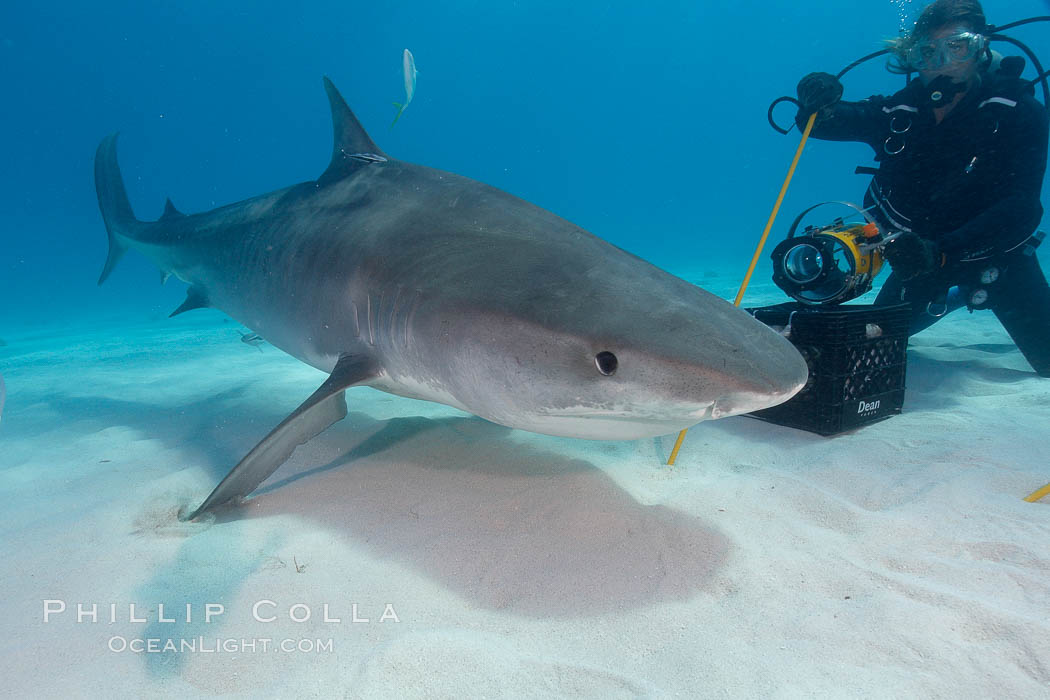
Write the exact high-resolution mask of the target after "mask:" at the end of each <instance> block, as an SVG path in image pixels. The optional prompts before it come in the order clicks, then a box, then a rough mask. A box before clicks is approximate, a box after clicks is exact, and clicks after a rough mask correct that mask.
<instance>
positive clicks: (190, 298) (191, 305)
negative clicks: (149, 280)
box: [160, 270, 211, 318]
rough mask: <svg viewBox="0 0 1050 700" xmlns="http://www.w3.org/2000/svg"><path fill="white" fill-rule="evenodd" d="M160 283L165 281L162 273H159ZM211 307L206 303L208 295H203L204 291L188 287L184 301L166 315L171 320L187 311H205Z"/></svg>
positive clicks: (165, 278)
mask: <svg viewBox="0 0 1050 700" xmlns="http://www.w3.org/2000/svg"><path fill="white" fill-rule="evenodd" d="M160 274H161V280H160V281H161V283H162V284H163V283H164V282H165V281H167V277H165V276H164V271H163V270H162V271H161V273H160ZM209 306H211V303H210V302H209V301H208V295H207V294H205V293H204V290H203V289H201V288H200V287H190V288H189V289H187V290H186V301H184V302H182V304H181V305H180V306H179V308H177V309H175V310H174V311H172V312H171V313H170V314H168V318H173V317H175V316H178V315H179V314H184V313H186V312H187V311H193V310H194V309H206V308H208V307H209Z"/></svg>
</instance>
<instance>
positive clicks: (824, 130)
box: [795, 96, 884, 148]
mask: <svg viewBox="0 0 1050 700" xmlns="http://www.w3.org/2000/svg"><path fill="white" fill-rule="evenodd" d="M883 99H884V98H881V97H877V96H876V97H869V98H868V99H866V100H861V101H859V102H846V101H844V100H840V101H838V102H836V103H835V104H833V105H831V106H829V107H825V108H824V109H822V110H820V113H819V114H818V115H817V122H816V124H814V125H813V131H812V132H810V136H812V137H813V138H818V139H822V140H825V141H861V142H863V143H867V144H876V143H879V142H881V141H882V138H881V137H883V136H884V135H883V134H882V129H883V126H882V122H883V119H882V117H881V111H882V101H883ZM808 121H809V114H807V113H805V110H801V109H800V110H799V112H798V114H797V115H795V124H797V125H798V128H799V130H802V129H805V128H806V122H808ZM872 147H873V148H874V145H873V146H872Z"/></svg>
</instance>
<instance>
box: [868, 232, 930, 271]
mask: <svg viewBox="0 0 1050 700" xmlns="http://www.w3.org/2000/svg"><path fill="white" fill-rule="evenodd" d="M882 257H884V258H886V261H887V262H888V263H889V264H890V266H892V267H893V271H894V272H896V273H897V274H898V275H900V277H901V279H902V280H905V281H907V280H910V279H914V278H916V277H921V276H922V275H928V274H930V273H931V272H933V271H934V270H936V269H937V268H939V267H941V266H942V265H944V255H943V254H942V253H941V249H940V246H938V245H937V243H935V242H934V241H931V240H929V239H928V238H923V237H922V236H920V235H919V234H917V233H913V232H911V231H906V232H904V233H902V234H901V235H900V236H898V237H897V238H894V239H893V240H892V241H890V242H889V243H887V244H886V247H885V248H883V251H882Z"/></svg>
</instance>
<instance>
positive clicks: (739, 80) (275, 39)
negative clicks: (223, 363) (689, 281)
mask: <svg viewBox="0 0 1050 700" xmlns="http://www.w3.org/2000/svg"><path fill="white" fill-rule="evenodd" d="M713 4H714V3H696V2H650V3H630V4H628V3H607V2H594V1H593V0H591V1H588V0H580V1H579V2H576V3H571V4H568V3H561V2H553V1H550V0H536V1H532V2H525V1H523V2H514V3H508V2H489V1H485V2H483V1H480V0H478V1H473V2H468V1H464V0H458V1H455V2H446V3H424V2H413V1H410V0H404V1H403V2H399V3H365V2H345V1H341V2H326V3H320V2H319V3H309V4H308V7H307V8H306V9H302V10H299V9H292V7H291V5H290V4H289V3H287V2H285V1H283V0H282V1H281V2H275V1H271V0H267V1H265V2H252V3H247V2H243V3H231V2H214V3H205V2H188V3H177V4H176V3H163V4H162V3H142V2H131V1H126V2H125V1H108V2H99V3H80V2H76V3H69V2H59V3H18V4H14V3H8V5H7V6H5V9H4V10H3V11H2V12H0V84H2V85H3V86H4V88H3V89H4V108H3V109H2V110H0V133H2V134H3V138H2V139H0V162H2V163H3V166H4V167H3V168H0V337H2V336H3V333H4V332H5V330H4V329H11V328H18V327H25V326H26V325H34V324H42V323H46V324H53V323H55V322H58V323H91V322H92V320H93V319H96V318H103V317H113V316H114V315H117V316H127V317H136V316H143V315H149V316H157V315H160V314H166V313H167V312H168V311H170V310H171V309H172V308H174V307H175V306H176V305H177V304H178V303H179V302H180V301H181V298H182V296H183V290H182V288H181V285H180V284H178V283H169V284H168V285H167V286H166V287H164V288H161V287H159V285H158V284H157V281H156V279H157V274H156V271H155V270H153V269H151V267H150V266H149V264H148V263H147V262H145V261H144V260H143V259H141V258H140V257H138V256H136V255H134V254H129V255H128V257H127V259H126V260H125V261H124V262H123V263H122V264H121V265H120V266H119V267H118V269H117V272H116V274H115V275H114V276H113V278H112V279H111V281H110V282H108V283H107V284H106V285H105V286H104V287H102V288H101V289H99V288H96V286H95V281H96V280H97V277H98V273H99V271H100V269H101V265H102V261H103V260H104V257H105V247H106V244H105V233H104V229H103V226H102V222H101V220H100V217H99V214H98V210H97V205H96V201H95V193H94V187H93V181H92V177H93V176H92V159H93V156H94V150H95V147H96V146H97V144H98V142H99V141H100V140H101V138H102V137H104V136H105V135H106V134H108V133H110V132H112V131H115V130H119V131H120V132H121V141H120V157H121V164H122V167H123V171H124V175H125V180H126V182H127V187H128V191H129V194H130V197H131V200H132V203H133V206H134V208H135V211H136V214H137V215H138V216H139V218H142V219H152V218H156V217H157V216H159V214H160V212H161V210H162V206H163V203H164V199H165V197H168V196H170V197H171V198H172V199H173V200H174V202H175V203H176V205H177V206H178V207H179V208H180V209H182V210H183V211H187V212H195V211H201V210H206V209H209V208H211V207H213V206H217V205H221V204H225V203H229V202H232V201H236V200H239V199H243V198H246V197H251V196H254V195H256V194H260V193H262V192H265V191H268V190H272V189H276V188H279V187H283V186H286V185H288V184H291V183H294V182H299V181H304V180H310V179H313V178H315V177H316V176H317V175H318V174H319V173H320V172H321V171H322V170H323V169H324V167H325V165H326V164H327V161H328V158H329V155H330V148H331V144H330V140H331V135H330V126H329V112H328V107H327V103H326V99H325V95H324V91H323V89H322V85H321V76H322V75H329V76H330V77H331V78H332V79H333V80H334V81H335V83H336V84H337V85H338V86H339V88H340V89H341V91H342V92H343V94H344V96H345V97H346V98H347V101H348V102H349V103H350V105H351V106H352V108H353V109H354V110H355V111H356V113H357V115H358V117H359V118H360V119H361V121H362V122H363V123H364V124H365V126H366V128H368V129H369V131H370V132H371V134H372V136H373V138H374V139H375V140H376V141H377V142H378V143H379V144H380V146H381V147H382V148H383V149H384V150H386V151H387V152H388V153H389V154H391V155H392V156H394V157H397V158H401V159H404V160H408V161H412V162H417V163H423V164H426V165H430V166H434V167H438V168H442V169H445V170H451V171H454V172H458V173H461V174H464V175H467V176H470V177H473V178H476V179H479V180H482V181H485V182H488V183H490V184H492V185H495V186H497V187H500V188H502V189H505V190H508V191H510V192H512V193H514V194H517V195H519V196H521V197H524V198H526V199H529V200H531V201H533V202H535V203H537V204H539V205H541V206H543V207H545V208H548V209H551V210H553V211H555V212H557V213H558V214H561V215H562V216H565V217H566V218H569V219H571V220H573V221H575V222H577V223H579V224H580V225H582V226H584V227H585V228H587V229H589V230H590V231H592V232H594V233H595V234H597V235H599V236H601V237H603V238H606V239H607V240H609V241H612V242H613V243H615V244H617V245H620V246H622V247H624V248H627V249H628V250H631V251H632V252H635V253H637V254H639V255H641V256H643V257H645V258H647V259H650V260H652V261H654V262H656V263H657V264H660V265H663V266H665V267H669V268H671V269H672V270H676V269H678V270H694V271H710V272H711V273H717V274H718V275H720V276H723V277H724V276H733V277H739V276H741V275H742V273H743V271H744V269H745V268H746V264H747V261H748V259H749V257H750V255H751V252H752V250H753V248H754V245H755V242H756V240H757V238H758V235H759V233H760V232H761V229H762V227H763V225H764V223H765V220H766V217H767V216H768V213H769V210H770V207H771V205H772V202H773V200H774V197H775V195H776V192H777V189H778V188H779V186H780V183H781V181H782V179H783V177H784V174H785V172H786V169H787V165H788V162H789V161H790V158H791V155H792V153H793V151H794V148H795V146H796V144H797V141H798V133H797V132H795V131H793V132H792V133H791V134H790V135H789V136H786V137H785V136H781V135H779V134H777V133H775V132H774V131H773V130H772V129H770V128H769V126H768V125H767V123H766V108H767V106H768V104H769V102H770V101H771V100H772V99H773V98H775V97H777V96H779V95H783V94H793V93H794V86H795V84H796V82H797V80H798V78H799V77H800V76H802V75H803V74H805V73H807V72H809V71H812V70H827V71H830V72H836V71H837V70H839V69H840V68H842V67H843V66H844V65H846V64H847V63H849V62H850V61H851V60H853V59H854V58H857V57H859V56H860V55H862V54H864V53H868V52H870V51H873V50H876V49H878V48H880V43H879V42H880V39H882V38H885V37H890V36H894V35H896V34H897V32H898V29H899V28H900V27H901V25H902V23H903V22H906V21H907V20H909V19H911V18H913V17H914V16H915V14H916V13H917V12H918V10H919V9H920V7H921V4H920V3H912V2H906V1H905V0H895V1H891V0H881V1H871V2H865V3H841V2H835V3H832V2H828V1H827V0H814V1H813V2H808V3H796V2H786V1H783V0H775V1H767V2H753V1H747V0H745V1H743V2H737V3H732V4H730V3H719V4H718V5H719V6H716V7H711V6H710V5H713ZM1046 5H1047V4H1046V3H1045V2H1039V1H1037V0H1010V1H1009V2H1007V1H1006V0H989V1H988V2H986V3H985V10H986V12H987V14H988V16H989V20H990V21H991V22H993V23H998V24H1004V23H1006V22H1009V21H1012V20H1015V19H1019V18H1023V17H1028V16H1032V15H1037V14H1040V13H1044V12H1046V9H1047V8H1046ZM1014 35H1015V36H1017V37H1019V38H1021V39H1023V40H1024V41H1026V42H1028V43H1029V44H1030V45H1031V46H1032V47H1033V48H1034V49H1035V50H1036V52H1037V53H1040V54H1041V55H1042V56H1043V58H1044V62H1050V25H1046V24H1042V25H1034V26H1030V27H1024V28H1021V29H1018V30H1016V31H1015V32H1014ZM404 48H409V49H411V51H412V52H413V53H414V55H415V57H416V62H417V66H418V69H419V79H418V88H417V91H416V95H415V100H414V101H413V102H412V104H411V106H410V107H409V108H408V109H407V111H406V112H405V114H404V116H403V117H402V118H401V120H400V121H399V122H398V124H397V126H396V127H395V128H393V129H391V128H390V127H389V124H390V121H391V119H392V118H393V116H394V114H395V112H396V108H395V107H394V105H393V104H392V103H393V102H395V101H401V100H402V99H403V97H404V91H403V83H402V76H401V52H402V50H403V49H404ZM1010 52H1012V51H1010ZM1029 75H1031V70H1030V69H1029ZM901 80H902V79H901V78H899V77H896V76H892V75H890V74H888V73H887V72H886V71H885V70H883V68H882V64H881V63H880V62H879V61H874V62H872V63H870V64H868V65H866V66H864V67H862V68H860V69H857V70H856V71H854V72H853V73H851V74H850V75H849V76H847V80H846V97H847V98H861V97H864V96H867V95H869V94H873V93H879V92H888V91H892V90H895V89H897V88H898V87H899V86H900V85H901ZM791 112H792V109H791V108H790V107H788V106H784V107H783V112H781V113H779V114H778V116H779V119H780V121H781V122H783V123H786V122H788V121H789V120H790V118H791ZM869 163H870V153H869V151H868V149H867V148H866V147H864V146H861V145H855V144H828V143H812V145H811V146H809V147H808V148H807V151H806V154H805V156H804V158H803V160H802V163H801V165H800V167H799V171H798V174H797V176H796V180H795V182H794V184H793V186H792V189H791V190H790V192H789V195H788V197H787V200H786V202H785V204H784V209H783V214H782V218H781V221H780V224H779V225H778V227H777V228H776V229H775V230H774V233H773V236H774V239H775V238H776V237H778V236H782V235H783V233H784V230H785V227H786V225H787V223H788V222H789V221H790V219H791V218H792V217H793V216H794V214H795V213H796V212H797V211H799V210H801V209H802V208H804V207H805V206H808V205H809V204H810V203H813V202H816V201H821V200H826V199H854V200H856V199H859V198H860V196H861V193H862V190H863V186H864V180H863V178H861V177H858V176H855V175H853V174H852V172H853V168H854V166H856V165H857V164H869ZM768 274H769V272H768V263H767V262H766V258H765V256H763V265H762V266H761V267H760V268H759V271H758V273H757V277H758V278H761V279H767V278H768ZM8 332H9V331H8Z"/></svg>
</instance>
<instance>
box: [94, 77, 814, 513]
mask: <svg viewBox="0 0 1050 700" xmlns="http://www.w3.org/2000/svg"><path fill="white" fill-rule="evenodd" d="M324 86H325V90H326V92H327V94H328V100H329V104H330V107H331V111H332V122H333V126H334V131H335V141H334V147H333V149H332V157H331V161H330V163H329V165H328V167H327V169H326V170H325V171H324V173H322V174H321V176H320V177H319V178H317V180H315V181H312V182H303V183H300V184H297V185H292V186H291V187H287V188H285V189H281V190H277V191H275V192H271V193H269V194H263V195H259V196H257V197H253V198H251V199H247V200H244V201H242V202H238V203H235V204H229V205H226V206H222V207H219V208H217V209H213V210H211V211H207V212H204V213H200V214H189V215H187V214H183V213H181V212H179V211H178V210H177V209H176V208H175V207H174V206H173V205H172V203H171V200H170V199H169V200H168V201H167V202H166V205H165V210H164V213H163V215H162V216H161V217H160V218H159V219H158V220H157V221H153V222H146V221H139V220H137V219H136V218H135V215H134V213H133V212H132V208H131V204H130V201H129V199H128V195H127V192H126V190H125V188H124V183H123V179H122V176H121V174H120V168H119V166H118V163H117V151H116V142H117V134H113V135H111V136H109V137H107V138H106V139H104V140H103V141H102V143H101V144H100V145H99V147H98V151H97V153H96V158H95V185H96V189H97V193H98V201H99V208H100V209H101V212H102V218H103V220H104V222H105V226H106V231H107V233H108V236H109V254H108V257H107V259H106V262H105V266H104V268H103V271H102V275H101V277H100V278H99V284H102V283H103V282H104V281H105V280H106V278H107V277H109V275H110V273H111V272H112V271H113V268H114V266H115V265H116V264H117V262H118V261H119V260H120V258H121V256H122V255H123V254H124V253H125V251H127V250H128V249H134V250H137V251H139V252H140V253H142V254H144V255H145V256H146V257H147V258H149V259H150V260H151V261H152V262H153V263H154V264H156V265H157V267H159V268H160V270H161V274H162V277H163V278H164V279H167V278H168V276H170V275H174V276H175V277H177V278H178V279H180V280H182V281H183V282H185V283H186V284H187V285H188V289H187V296H186V300H185V302H184V303H183V304H182V305H181V306H179V307H178V308H177V309H176V310H175V311H174V312H173V313H172V316H174V315H176V314H180V313H183V312H185V311H189V310H191V309H198V308H205V307H211V308H215V309H219V310H221V311H223V312H225V313H226V314H228V315H229V316H231V317H232V318H234V319H236V320H237V321H239V322H240V323H242V324H244V325H245V326H246V327H248V328H250V329H251V330H253V331H254V332H256V333H258V334H259V335H260V336H262V337H263V338H265V339H266V340H267V341H268V342H269V343H271V344H272V345H274V346H276V347H277V348H280V349H281V350H283V351H284V352H286V353H288V354H290V355H292V356H294V357H296V358H298V359H299V360H301V361H303V362H305V363H306V364H308V365H311V366H313V367H315V368H317V369H319V370H322V371H324V372H326V373H328V377H327V379H326V380H325V381H324V383H322V384H321V386H320V387H319V388H318V389H317V390H316V391H315V392H314V393H313V394H312V395H310V396H309V397H308V398H307V399H306V400H305V401H304V402H303V403H302V404H301V405H300V406H299V407H298V408H297V409H296V410H295V411H293V412H292V413H291V414H290V415H289V416H288V417H287V418H285V419H284V420H283V421H282V422H281V423H280V424H279V425H278V426H277V427H276V428H274V430H273V431H272V432H270V433H269V434H268V435H267V436H266V437H265V438H263V440H262V441H261V442H260V443H259V444H258V445H256V446H255V447H254V448H253V449H252V450H251V451H250V452H249V453H248V454H247V455H246V456H245V457H244V458H243V459H242V460H241V461H240V462H239V463H238V464H237V465H236V466H234V467H233V469H232V470H231V471H230V472H229V474H228V475H227V476H226V477H225V478H224V479H223V480H222V481H221V482H220V483H219V485H218V486H217V487H216V488H215V489H214V491H212V493H211V494H210V495H209V496H208V497H207V498H206V499H205V500H204V501H203V503H201V505H200V506H199V507H197V508H196V509H195V510H193V511H192V512H185V511H184V512H183V513H182V514H181V516H180V517H182V518H183V519H184V520H189V519H194V518H197V517H198V516H200V515H201V514H203V513H205V512H207V511H210V510H212V509H214V508H216V507H218V506H221V505H223V504H228V503H231V502H233V503H236V502H239V501H241V500H242V499H243V498H244V497H245V496H247V495H249V494H250V493H251V492H252V491H253V490H254V489H255V488H256V487H257V486H258V485H259V484H260V483H262V482H263V480H265V479H266V478H267V477H269V476H270V475H271V474H272V473H273V472H274V471H275V470H276V469H277V468H278V467H279V466H280V465H281V464H282V463H283V462H285V461H286V460H287V459H288V457H289V456H290V455H291V454H292V452H293V451H294V450H295V448H296V447H297V446H298V445H300V444H303V443H305V442H306V441H307V440H309V439H310V438H312V437H313V436H315V435H317V434H318V433H320V432H321V431H323V430H325V429H326V428H328V427H329V426H331V425H332V424H333V423H335V422H336V421H339V420H340V419H342V418H343V417H345V416H346V413H347V407H346V396H345V391H346V389H348V388H350V387H354V386H361V385H366V386H371V387H374V388H376V389H380V390H382V391H386V392H390V393H392V394H397V395H400V396H407V397H412V398H417V399H425V400H429V401H436V402H440V403H443V404H447V405H449V406H453V407H455V408H458V409H461V410H463V411H466V412H469V413H472V414H474V415H477V416H480V417H482V418H485V419H487V420H489V421H493V422H495V423H499V424H502V425H505V426H508V427H511V428H518V429H522V430H528V431H533V432H538V433H546V434H550V435H558V436H567V437H574V438H588V439H609V440H631V439H637V438H642V437H653V436H658V435H665V434H669V433H673V432H676V431H679V430H682V429H684V428H687V427H689V426H692V425H694V424H696V423H698V422H700V421H703V420H706V419H713V418H719V417H723V416H731V415H735V414H740V413H746V412H749V411H754V410H757V409H761V408H766V407H769V406H773V405H776V404H779V403H781V402H783V401H786V400H787V399H788V398H790V397H791V396H792V395H793V394H794V393H795V392H797V391H798V390H799V389H800V388H801V387H802V386H803V384H804V383H805V382H806V379H807V368H806V363H805V361H804V360H803V359H802V357H801V355H800V354H799V352H798V351H797V350H795V348H794V347H793V346H792V345H791V343H789V342H788V341H787V340H786V339H784V338H783V337H781V336H780V335H779V334H778V333H776V332H775V331H773V330H772V329H770V328H768V327H767V326H765V325H764V324H762V323H761V322H759V321H757V320H755V319H754V318H752V317H751V316H750V315H749V314H748V313H747V312H745V311H743V310H741V309H739V308H736V307H734V306H733V305H732V304H730V303H728V302H727V301H725V300H723V299H721V298H719V297H717V296H715V295H713V294H710V293H708V292H706V291H704V290H702V289H700V288H699V287H696V286H694V285H692V284H690V283H688V282H686V281H684V280H682V279H679V278H678V277H675V276H673V275H671V274H669V273H667V272H664V271H663V270H661V269H660V268H658V267H656V266H654V265H652V264H650V263H648V262H646V261H644V260H642V259H641V258H638V257H636V256H634V255H632V254H630V253H628V252H626V251H624V250H622V249H620V248H618V247H616V246H613V245H611V244H609V243H607V242H605V241H603V240H601V239H600V238H598V237H596V236H594V235H592V234H590V233H588V232H587V231H585V230H583V229H582V228H580V227H579V226H576V225H575V224H572V223H570V222H569V221H567V220H565V219H563V218H561V217H559V216H556V215H555V214H553V213H551V212H549V211H546V210H544V209H541V208H540V207H538V206H536V205H533V204H531V203H529V202H526V201H524V200H522V199H519V198H517V197H515V196H512V195H510V194H508V193H506V192H503V191H501V190H498V189H496V188H494V187H491V186H488V185H485V184H482V183H480V182H477V181H475V180H471V179H468V178H466V177H462V176H460V175H455V174H453V173H449V172H444V171H441V170H436V169H433V168H429V167H424V166H421V165H414V164H411V163H407V162H404V161H400V160H397V159H395V158H392V157H390V156H388V155H387V154H385V153H384V152H383V151H382V150H380V148H379V147H378V146H377V145H376V144H375V143H374V142H373V141H372V139H371V138H370V137H369V135H368V134H367V133H366V131H365V129H364V128H363V127H362V126H361V124H360V122H359V121H358V120H357V118H356V117H355V116H354V114H353V113H352V112H351V111H350V108H349V107H348V106H347V104H346V102H345V101H344V100H343V98H342V96H341V95H340V94H339V92H338V91H337V90H336V88H335V86H334V85H333V84H332V82H331V81H330V80H329V79H328V78H327V77H326V78H325V79H324ZM654 176H658V174H654Z"/></svg>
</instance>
